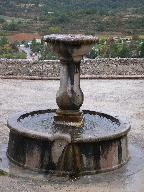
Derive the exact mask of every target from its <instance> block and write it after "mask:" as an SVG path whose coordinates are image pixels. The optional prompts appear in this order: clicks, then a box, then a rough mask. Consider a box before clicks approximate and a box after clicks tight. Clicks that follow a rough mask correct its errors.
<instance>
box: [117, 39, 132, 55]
mask: <svg viewBox="0 0 144 192" xmlns="http://www.w3.org/2000/svg"><path fill="white" fill-rule="evenodd" d="M118 56H119V57H121V58H126V57H130V50H129V48H128V46H127V43H126V42H124V43H123V44H122V47H121V48H120V50H119V54H118Z"/></svg>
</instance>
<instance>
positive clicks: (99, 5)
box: [0, 0, 144, 34]
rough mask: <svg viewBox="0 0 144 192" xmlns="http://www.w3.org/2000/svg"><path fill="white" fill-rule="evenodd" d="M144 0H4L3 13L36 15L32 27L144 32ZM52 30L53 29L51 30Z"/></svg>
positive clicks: (0, 6)
mask: <svg viewBox="0 0 144 192" xmlns="http://www.w3.org/2000/svg"><path fill="white" fill-rule="evenodd" d="M143 13H144V0H91V1H90V0H4V1H0V15H4V16H11V17H16V18H19V17H21V18H27V19H33V22H32V25H33V26H34V28H33V27H32V28H29V29H31V30H37V29H38V30H39V31H40V32H41V33H45V32H46V30H47V31H48V29H49V28H50V27H53V28H52V29H53V30H54V29H55V30H56V31H58V30H59V31H61V32H65V33H70V32H79V33H86V34H87V33H88V34H90V33H91V34H95V33H97V32H121V33H126V34H144V14H143ZM51 31H52V30H51Z"/></svg>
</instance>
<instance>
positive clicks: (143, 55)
mask: <svg viewBox="0 0 144 192" xmlns="http://www.w3.org/2000/svg"><path fill="white" fill-rule="evenodd" d="M140 57H141V58H144V41H143V42H142V43H141V46H140Z"/></svg>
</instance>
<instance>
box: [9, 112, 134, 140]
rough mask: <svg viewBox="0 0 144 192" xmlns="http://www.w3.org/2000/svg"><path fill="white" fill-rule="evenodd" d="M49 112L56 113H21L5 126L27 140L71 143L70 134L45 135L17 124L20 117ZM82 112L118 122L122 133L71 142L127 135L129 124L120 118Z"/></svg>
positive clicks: (12, 116) (109, 138)
mask: <svg viewBox="0 0 144 192" xmlns="http://www.w3.org/2000/svg"><path fill="white" fill-rule="evenodd" d="M51 112H53V113H54V112H56V109H46V110H37V111H23V112H19V113H15V114H13V115H11V116H10V117H9V118H8V121H7V126H8V128H9V129H10V131H12V132H15V133H16V134H18V135H22V136H25V137H28V138H34V139H42V140H50V141H54V140H57V139H64V140H66V141H67V142H68V143H71V136H70V134H65V133H55V134H46V133H45V132H44V133H42V132H38V131H34V130H31V129H29V130H28V129H26V128H25V127H22V125H21V124H20V123H19V122H18V119H19V118H20V117H22V116H25V117H27V116H29V115H34V114H44V113H51ZM82 112H83V113H95V115H100V116H104V117H109V118H113V119H115V120H116V121H119V123H120V129H122V131H121V132H118V133H115V134H112V135H108V136H99V137H96V136H95V137H87V138H85V137H84V138H76V139H75V140H74V141H73V142H74V143H80V142H83V143H85V142H100V141H107V140H113V139H117V138H120V137H123V136H125V135H127V134H128V132H129V131H130V129H131V126H130V123H129V122H128V121H127V120H125V119H122V118H118V119H117V118H116V117H113V116H111V115H108V114H105V113H101V112H96V111H90V110H82ZM73 129H75V128H73ZM79 129H80V128H79Z"/></svg>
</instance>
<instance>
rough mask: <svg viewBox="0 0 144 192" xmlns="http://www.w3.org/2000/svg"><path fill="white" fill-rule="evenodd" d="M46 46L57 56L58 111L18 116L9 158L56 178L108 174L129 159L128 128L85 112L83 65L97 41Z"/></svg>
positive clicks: (62, 39)
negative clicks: (81, 65)
mask: <svg viewBox="0 0 144 192" xmlns="http://www.w3.org/2000/svg"><path fill="white" fill-rule="evenodd" d="M43 41H44V42H46V43H47V44H49V45H50V46H51V47H52V48H53V50H54V51H55V52H56V53H57V54H58V55H59V59H60V63H61V72H60V88H59V90H58V92H57V95H56V102H57V105H58V107H59V108H58V109H57V110H54V109H53V110H52V109H47V110H39V111H32V112H26V113H20V114H15V115H14V116H12V117H11V118H9V120H8V127H9V128H10V135H9V144H8V151H7V156H8V158H9V159H10V161H11V162H13V163H14V164H17V165H19V166H22V167H25V168H27V169H30V170H33V171H38V172H47V173H48V174H50V173H52V174H56V175H84V174H95V173H99V172H103V171H110V170H113V169H116V168H118V167H120V166H122V165H124V164H125V163H126V162H127V161H128V159H129V153H128V142H127V134H128V132H129V130H130V125H129V123H128V122H127V121H123V120H121V119H118V118H116V117H113V116H110V115H107V114H104V113H100V112H96V111H88V110H83V111H80V107H81V106H82V104H83V101H84V95H83V92H82V90H81V88H80V63H81V60H82V57H83V55H85V54H86V53H87V52H88V51H89V50H90V49H91V48H92V46H93V45H94V44H95V43H97V41H98V39H97V38H96V37H93V36H84V35H47V36H45V37H44V38H43Z"/></svg>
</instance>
